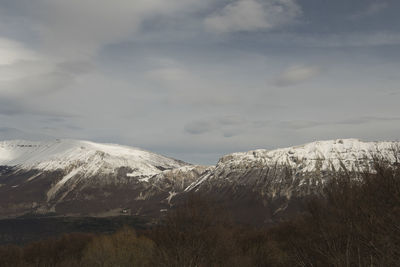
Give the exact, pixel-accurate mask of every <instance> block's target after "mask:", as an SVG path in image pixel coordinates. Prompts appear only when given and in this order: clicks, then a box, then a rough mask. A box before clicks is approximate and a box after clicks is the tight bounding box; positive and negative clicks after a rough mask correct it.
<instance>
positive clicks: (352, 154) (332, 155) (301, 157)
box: [218, 139, 400, 172]
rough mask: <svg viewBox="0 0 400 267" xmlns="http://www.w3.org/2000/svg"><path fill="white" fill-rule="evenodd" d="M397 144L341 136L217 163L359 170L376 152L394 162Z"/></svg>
mask: <svg viewBox="0 0 400 267" xmlns="http://www.w3.org/2000/svg"><path fill="white" fill-rule="evenodd" d="M396 147H400V142H362V141H360V140H358V139H338V140H328V141H317V142H313V143H308V144H305V145H301V146H294V147H289V148H282V149H276V150H270V151H269V150H264V149H259V150H254V151H249V152H243V153H233V154H230V155H227V156H224V157H222V158H221V159H220V161H219V163H218V164H223V165H227V164H228V165H230V164H232V165H237V164H240V163H244V162H252V163H257V164H277V165H289V166H292V167H296V166H299V165H300V166H301V168H300V169H301V172H312V171H315V170H317V169H318V170H340V169H341V168H342V167H343V165H344V166H345V167H346V169H348V170H353V169H358V168H359V167H360V168H361V167H363V166H359V165H358V164H359V163H360V162H363V160H364V159H369V160H371V159H372V157H373V156H374V155H380V156H383V157H384V158H385V159H388V160H390V161H395V156H396V154H395V153H394V152H395V149H396Z"/></svg>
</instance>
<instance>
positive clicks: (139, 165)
mask: <svg viewBox="0 0 400 267" xmlns="http://www.w3.org/2000/svg"><path fill="white" fill-rule="evenodd" d="M1 165H4V166H18V167H20V168H23V169H38V170H43V171H54V170H57V169H66V168H69V167H71V166H75V167H77V166H84V167H85V169H86V171H87V172H95V171H97V170H98V169H99V168H102V169H103V171H107V170H109V171H112V170H113V169H116V168H118V167H129V168H132V169H134V170H135V174H136V175H151V174H156V173H158V172H160V171H161V170H163V169H172V168H176V167H181V166H184V165H187V164H185V163H183V162H181V161H178V160H175V159H171V158H167V157H164V156H161V155H158V154H155V153H152V152H149V151H145V150H142V149H139V148H134V147H128V146H121V145H115V144H100V143H94V142H90V141H82V140H72V139H56V140H51V141H26V140H11V141H3V142H0V166H1Z"/></svg>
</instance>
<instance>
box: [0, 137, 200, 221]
mask: <svg viewBox="0 0 400 267" xmlns="http://www.w3.org/2000/svg"><path fill="white" fill-rule="evenodd" d="M0 166H1V167H0V174H1V175H0V215H3V216H4V215H12V214H21V213H26V212H42V213H47V212H57V213H62V214H75V213H76V214H82V213H88V214H101V213H105V214H107V212H108V213H110V214H113V212H114V213H115V212H118V211H119V210H121V209H132V210H137V209H143V207H142V206H140V207H136V206H135V205H133V203H136V202H140V205H142V204H143V197H141V195H143V192H147V200H148V201H150V200H151V197H155V195H157V196H156V199H157V200H156V202H157V201H162V200H163V198H164V199H166V198H168V196H169V191H168V190H169V187H173V188H174V187H175V180H174V179H175V177H174V179H172V178H171V175H168V173H169V172H168V171H169V170H172V169H176V168H181V167H184V166H187V167H186V168H189V169H190V168H192V169H193V168H195V166H191V165H189V164H187V163H184V162H182V161H178V160H175V159H171V158H167V157H164V156H161V155H157V154H154V153H151V152H148V151H144V150H140V149H137V148H130V147H126V146H119V145H111V144H97V143H93V142H88V141H77V140H55V141H48V142H30V141H5V142H1V143H0ZM189 169H187V171H188V172H189V171H190V170H189ZM163 173H165V175H164V174H163ZM153 176H157V179H156V178H155V179H153V180H154V181H153V182H152V183H149V179H150V178H151V177H153ZM188 177H189V178H188V180H189V181H190V182H193V181H194V179H195V178H197V177H194V176H193V175H192V176H188ZM190 179H192V180H190ZM190 182H188V181H186V182H185V185H186V186H187V185H189V184H190ZM177 183H178V181H177ZM179 184H181V181H179ZM160 185H164V187H166V188H165V189H164V188H163V187H162V186H160ZM166 185H168V186H166ZM164 191H166V192H164ZM136 204H137V203H136ZM132 205H133V206H132ZM130 206H132V207H130ZM156 209H157V208H156Z"/></svg>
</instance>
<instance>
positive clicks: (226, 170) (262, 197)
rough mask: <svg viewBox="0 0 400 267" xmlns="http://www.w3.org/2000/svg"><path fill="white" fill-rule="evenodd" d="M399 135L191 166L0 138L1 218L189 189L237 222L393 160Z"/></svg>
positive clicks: (280, 209)
mask: <svg viewBox="0 0 400 267" xmlns="http://www.w3.org/2000/svg"><path fill="white" fill-rule="evenodd" d="M399 148H400V143H399V142H362V141H360V140H357V139H339V140H330V141H318V142H313V143H309V144H305V145H301V146H294V147H289V148H282V149H276V150H263V149H259V150H254V151H249V152H241V153H233V154H230V155H226V156H224V157H222V158H221V159H220V160H219V162H218V163H217V165H216V166H197V165H190V164H187V163H184V162H182V161H179V160H175V159H171V158H167V157H164V156H161V155H157V154H154V153H151V152H148V151H144V150H141V149H138V148H131V147H126V146H119V145H112V144H97V143H93V142H88V141H77V140H54V141H46V142H30V141H4V142H0V217H6V216H17V215H21V214H25V213H44V214H46V213H49V212H55V213H56V214H61V215H70V216H71V215H72V216H74V215H77V216H81V215H88V216H113V215H118V214H120V213H121V212H122V211H124V212H127V211H129V213H131V214H136V215H145V216H150V217H153V218H154V217H158V216H160V214H161V213H163V212H164V211H166V210H168V209H169V208H171V207H172V206H174V205H178V204H179V203H180V201H182V200H184V199H185V198H186V197H187V196H188V195H189V194H191V193H193V192H198V193H201V194H203V195H205V196H207V197H209V198H213V199H215V200H217V201H220V202H222V203H225V204H226V206H227V207H228V208H230V209H231V210H232V211H233V212H234V213H235V217H236V218H239V220H243V221H244V222H252V223H254V222H255V223H269V222H273V221H274V220H278V219H280V218H284V217H285V216H290V215H291V214H293V213H296V212H298V211H301V210H302V206H301V205H302V203H303V202H302V200H303V199H304V198H307V197H309V196H310V195H313V194H318V193H320V192H321V191H322V189H323V186H324V184H325V183H326V181H328V180H329V179H330V178H332V177H334V176H335V175H337V173H338V172H343V171H346V172H351V173H353V174H354V175H357V173H361V172H364V171H369V169H370V167H372V164H373V161H374V157H375V156H379V157H381V158H383V159H385V160H388V161H390V162H397V161H398V159H400V154H399V152H400V149H399Z"/></svg>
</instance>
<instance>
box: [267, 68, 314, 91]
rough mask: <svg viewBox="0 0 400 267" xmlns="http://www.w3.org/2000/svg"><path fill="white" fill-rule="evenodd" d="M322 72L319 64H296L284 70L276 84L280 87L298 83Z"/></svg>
mask: <svg viewBox="0 0 400 267" xmlns="http://www.w3.org/2000/svg"><path fill="white" fill-rule="evenodd" d="M320 72H321V68H320V67H317V66H306V65H294V66H291V67H289V68H288V69H286V70H285V71H283V72H282V73H281V74H280V76H279V77H278V78H277V79H276V81H275V84H276V85H277V86H280V87H284V86H291V85H296V84H298V83H302V82H305V81H308V80H311V79H312V78H314V77H316V76H317V75H318V74H320Z"/></svg>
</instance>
